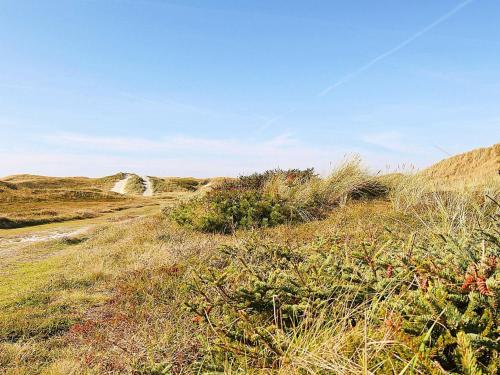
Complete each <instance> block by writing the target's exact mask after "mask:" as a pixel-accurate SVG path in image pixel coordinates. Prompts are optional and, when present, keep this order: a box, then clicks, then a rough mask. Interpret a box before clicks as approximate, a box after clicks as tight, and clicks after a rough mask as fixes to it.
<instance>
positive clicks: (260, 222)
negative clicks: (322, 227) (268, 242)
mask: <svg viewBox="0 0 500 375" xmlns="http://www.w3.org/2000/svg"><path fill="white" fill-rule="evenodd" d="M171 217H172V218H173V219H174V220H175V221H177V222H178V223H179V224H183V225H187V226H190V227H192V228H194V229H196V230H199V231H202V232H218V233H231V232H233V231H234V230H236V229H252V228H260V227H268V226H274V225H278V224H282V223H285V222H291V221H294V220H296V219H297V218H296V216H295V215H294V212H293V210H291V209H290V208H289V207H287V205H286V204H285V202H281V201H279V200H276V199H272V198H270V197H268V196H265V195H262V194H261V193H260V192H258V191H255V190H247V191H241V190H227V191H212V192H210V193H208V194H207V195H205V196H204V197H203V198H199V199H194V200H192V201H190V202H187V203H184V204H181V205H180V206H179V207H177V208H175V209H174V210H173V211H172V212H171Z"/></svg>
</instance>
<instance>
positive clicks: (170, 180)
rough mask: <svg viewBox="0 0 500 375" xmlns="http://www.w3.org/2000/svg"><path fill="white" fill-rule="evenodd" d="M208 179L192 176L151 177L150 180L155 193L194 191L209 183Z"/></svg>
mask: <svg viewBox="0 0 500 375" xmlns="http://www.w3.org/2000/svg"><path fill="white" fill-rule="evenodd" d="M209 181H210V180H209V179H202V178H193V177H165V178H159V177H152V178H151V182H152V185H153V190H154V192H155V194H162V193H171V192H174V191H191V192H194V191H196V190H198V189H199V188H200V187H202V186H204V185H206V184H207V183H209Z"/></svg>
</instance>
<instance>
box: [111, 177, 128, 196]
mask: <svg viewBox="0 0 500 375" xmlns="http://www.w3.org/2000/svg"><path fill="white" fill-rule="evenodd" d="M129 178H130V175H127V176H126V177H125V178H124V179H123V180H120V181H118V182H117V183H116V184H115V186H113V188H112V189H111V191H113V192H115V193H118V194H125V186H127V182H128V180H129Z"/></svg>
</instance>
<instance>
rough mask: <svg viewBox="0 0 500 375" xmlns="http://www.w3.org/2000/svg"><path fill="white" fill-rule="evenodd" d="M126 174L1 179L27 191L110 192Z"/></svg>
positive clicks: (28, 175)
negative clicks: (85, 190)
mask: <svg viewBox="0 0 500 375" xmlns="http://www.w3.org/2000/svg"><path fill="white" fill-rule="evenodd" d="M124 176H125V174H124V173H117V174H115V175H112V176H106V177H101V178H89V177H48V176H38V175H30V174H18V175H13V176H7V177H4V178H1V179H0V181H3V182H7V183H10V184H15V185H16V186H17V187H18V188H26V189H100V190H106V191H108V190H110V189H111V187H112V186H113V184H114V183H115V182H116V181H118V180H120V179H122V178H124Z"/></svg>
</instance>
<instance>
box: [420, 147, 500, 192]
mask: <svg viewBox="0 0 500 375" xmlns="http://www.w3.org/2000/svg"><path fill="white" fill-rule="evenodd" d="M499 171H500V143H497V144H495V145H493V146H491V147H487V148H478V149H475V150H472V151H469V152H465V153H463V154H459V155H455V156H452V157H450V158H448V159H444V160H441V161H440V162H438V163H436V164H434V165H433V166H431V167H429V168H427V169H424V170H423V171H422V172H421V174H422V175H424V176H427V177H430V178H432V179H433V180H435V181H438V182H443V183H466V184H472V185H478V184H485V183H488V182H491V181H494V180H495V179H498V178H499V177H498V173H499Z"/></svg>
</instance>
